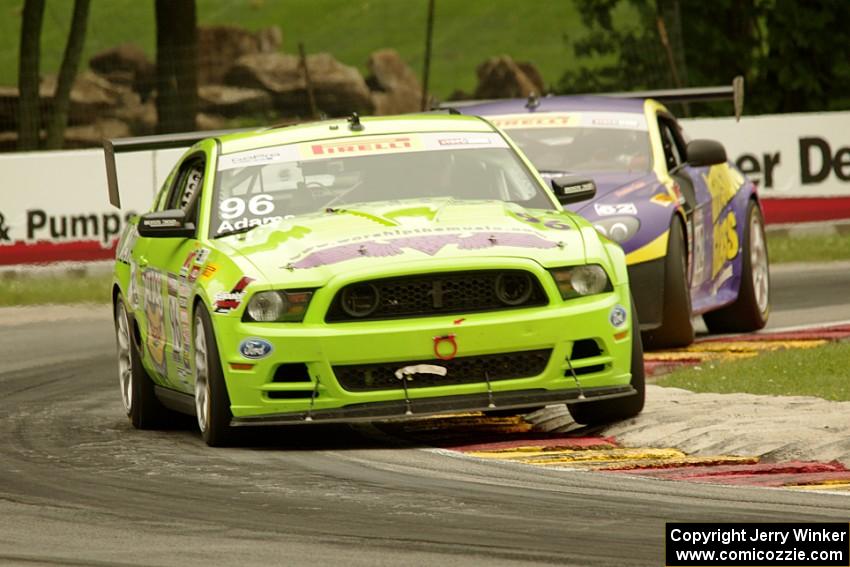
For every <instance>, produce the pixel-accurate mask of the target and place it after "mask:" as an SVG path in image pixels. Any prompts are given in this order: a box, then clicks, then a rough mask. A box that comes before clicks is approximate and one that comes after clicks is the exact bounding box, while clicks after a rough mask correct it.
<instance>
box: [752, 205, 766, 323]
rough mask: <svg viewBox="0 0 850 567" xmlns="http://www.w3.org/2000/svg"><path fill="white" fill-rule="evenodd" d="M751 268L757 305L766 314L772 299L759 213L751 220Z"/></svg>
mask: <svg viewBox="0 0 850 567" xmlns="http://www.w3.org/2000/svg"><path fill="white" fill-rule="evenodd" d="M750 267H751V269H752V272H753V274H752V277H753V293H754V294H755V300H756V305H758V308H759V312H760V313H765V312H767V306H768V302H769V299H770V298H769V293H770V291H769V275H768V266H767V246H766V244H765V240H764V231H763V230H762V225H761V218H759V215H758V213H754V214H753V215H752V216H751V218H750Z"/></svg>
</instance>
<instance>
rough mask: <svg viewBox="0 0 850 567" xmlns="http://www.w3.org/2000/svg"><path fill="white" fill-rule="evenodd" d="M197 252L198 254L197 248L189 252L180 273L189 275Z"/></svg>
mask: <svg viewBox="0 0 850 567" xmlns="http://www.w3.org/2000/svg"><path fill="white" fill-rule="evenodd" d="M195 254H197V251H196V250H192V251H191V252H189V255H188V256H186V259H185V260H183V265H182V266H181V267H180V275H181V276H184V277H185V276H187V275H189V270H190V269H191V268H192V263H193V260H194V259H195Z"/></svg>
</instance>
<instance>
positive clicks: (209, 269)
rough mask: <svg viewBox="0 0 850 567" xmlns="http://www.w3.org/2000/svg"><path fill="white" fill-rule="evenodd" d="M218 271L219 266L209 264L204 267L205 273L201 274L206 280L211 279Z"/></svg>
mask: <svg viewBox="0 0 850 567" xmlns="http://www.w3.org/2000/svg"><path fill="white" fill-rule="evenodd" d="M217 271H218V266H217V265H216V264H207V265H206V266H204V269H203V271H202V272H201V277H202V278H204V279H205V280H208V279H210V278H211V277H213V275H214V274H215V273H216V272H217Z"/></svg>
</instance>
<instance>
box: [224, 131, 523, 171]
mask: <svg viewBox="0 0 850 567" xmlns="http://www.w3.org/2000/svg"><path fill="white" fill-rule="evenodd" d="M507 147H508V143H507V142H506V141H505V139H504V138H503V137H502V135H501V134H499V133H496V132H423V133H415V134H391V135H390V134H388V135H384V136H367V135H363V136H351V137H346V138H337V139H332V140H320V141H314V142H302V143H300V144H290V145H286V146H278V147H275V148H265V149H262V150H252V151H247V152H239V153H236V154H229V155H225V156H222V157H221V158H219V167H218V168H219V170H226V169H234V168H240V167H249V166H265V165H271V164H281V163H287V162H290V163H294V162H303V161H311V160H320V159H340V158H348V157H361V156H377V155H388V154H400V153H408V152H422V151H439V150H470V149H480V148H507Z"/></svg>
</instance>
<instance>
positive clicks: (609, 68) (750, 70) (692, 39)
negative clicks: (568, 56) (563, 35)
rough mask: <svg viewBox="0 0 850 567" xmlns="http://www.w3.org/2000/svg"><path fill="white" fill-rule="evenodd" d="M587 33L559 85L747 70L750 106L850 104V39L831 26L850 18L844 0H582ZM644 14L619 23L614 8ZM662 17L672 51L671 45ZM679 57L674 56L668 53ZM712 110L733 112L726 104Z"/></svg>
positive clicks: (624, 85) (697, 77) (710, 77)
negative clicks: (666, 44)
mask: <svg viewBox="0 0 850 567" xmlns="http://www.w3.org/2000/svg"><path fill="white" fill-rule="evenodd" d="M577 4H578V7H579V9H580V11H581V14H582V19H583V20H584V22H585V25H586V26H587V28H588V33H587V34H586V35H585V36H583V37H580V38H578V39H577V40H575V41H574V42H573V49H574V51H575V53H576V56H577V57H578V58H579V60H580V61H582V64H581V65H580V66H579V67H578V68H577V69H571V70H568V71H567V72H566V73H565V74H564V75H563V77H562V78H561V80H560V82H559V83H558V86H557V90H558V91H559V92H603V91H622V90H640V89H652V88H669V87H674V86H677V84H676V81H675V80H674V74H673V71H674V70H675V72H676V74H678V76H679V77H680V79H681V85H682V86H702V85H716V84H728V83H729V82H730V81H731V79H732V77H734V76H735V75H743V76H744V77H745V79H746V85H747V86H746V90H747V97H746V98H747V103H746V108H747V112H748V113H750V114H760V113H776V112H805V111H815V110H838V109H846V108H850V95H848V94H847V93H850V42H848V41H846V38H845V37H844V36H843V35H842V34H840V33H829V32H826V31H824V30H828V29H829V27H830V25H831V24H832V23H833V22H842V21H847V20H848V19H850V2H847V1H846V0H808V1H792V0H714V1H712V2H704V1H701V0H578V3H577ZM624 7H625V8H627V9H628V10H630V11H632V12H633V13H635V14H636V16H637V17H636V18H633V19H632V20H631V22H630V23H629V24H628V25H624V26H620V27H616V26H614V24H613V13H614V10H615V9H618V8H624ZM659 21H661V22H663V23H664V28H665V30H666V33H667V35H668V40H669V45H670V51H669V52H668V51H667V50H666V49H665V48H664V44H663V36H662V34H661V33H660V26H659ZM671 59H672V61H673V63H672V64H671V63H670V61H671ZM708 110H709V111H713V112H717V113H726V114H728V111H729V110H728V105H723V104H719V105H718V104H715V105H711V106H709V107H708Z"/></svg>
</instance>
